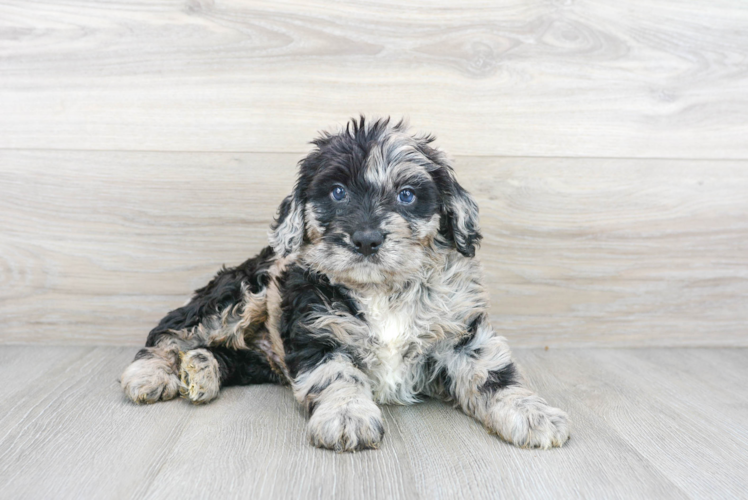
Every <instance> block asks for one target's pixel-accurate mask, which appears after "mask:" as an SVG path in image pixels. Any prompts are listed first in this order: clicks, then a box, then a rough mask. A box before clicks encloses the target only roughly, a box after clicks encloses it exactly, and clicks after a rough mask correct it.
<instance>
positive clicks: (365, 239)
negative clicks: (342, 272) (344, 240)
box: [351, 229, 384, 256]
mask: <svg viewBox="0 0 748 500" xmlns="http://www.w3.org/2000/svg"><path fill="white" fill-rule="evenodd" d="M351 241H352V242H353V246H354V247H355V248H356V252H357V253H360V254H362V255H366V256H369V255H372V254H375V253H377V251H378V250H379V248H380V247H381V246H382V242H384V235H383V234H382V233H381V232H380V231H377V230H374V229H366V230H364V231H356V232H355V233H353V236H352V237H351Z"/></svg>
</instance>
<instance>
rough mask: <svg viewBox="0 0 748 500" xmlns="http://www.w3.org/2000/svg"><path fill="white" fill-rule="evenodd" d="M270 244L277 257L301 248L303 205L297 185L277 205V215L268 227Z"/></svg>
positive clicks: (302, 238)
mask: <svg viewBox="0 0 748 500" xmlns="http://www.w3.org/2000/svg"><path fill="white" fill-rule="evenodd" d="M269 238H270V246H272V247H273V250H275V254H276V255H278V256H279V257H285V256H287V255H289V254H292V253H293V252H296V251H298V250H299V249H300V248H301V244H302V242H303V241H304V205H303V202H302V201H301V197H300V189H299V186H296V188H295V189H294V192H293V193H292V194H290V195H288V196H286V198H285V199H284V200H283V202H282V203H281V204H280V207H278V216H277V217H276V219H275V221H274V222H273V225H272V226H271V227H270V234H269Z"/></svg>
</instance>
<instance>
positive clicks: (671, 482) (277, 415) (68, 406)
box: [0, 346, 748, 499]
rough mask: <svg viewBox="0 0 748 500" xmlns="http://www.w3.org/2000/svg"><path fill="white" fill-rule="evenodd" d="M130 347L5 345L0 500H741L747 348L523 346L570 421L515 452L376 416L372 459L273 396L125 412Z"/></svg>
mask: <svg viewBox="0 0 748 500" xmlns="http://www.w3.org/2000/svg"><path fill="white" fill-rule="evenodd" d="M134 353H135V349H133V348H125V347H40V346H35V347H32V346H2V347H0V380H2V384H1V385H0V408H3V411H2V412H0V485H2V488H0V497H2V498H71V499H73V498H75V499H78V498H232V497H243V498H263V499H265V498H320V499H328V498H341V499H349V498H423V499H432V498H444V499H452V498H466V499H467V498H470V499H477V498H553V499H557V498H748V482H746V477H748V466H747V465H746V464H748V423H747V422H748V386H747V385H746V384H745V380H746V377H748V349H698V348H691V349H689V348H679V349H673V348H668V349H655V348H649V349H615V350H611V349H565V350H560V349H551V350H549V351H545V350H542V349H539V350H530V349H525V350H518V351H516V357H517V359H518V360H519V363H520V365H521V366H522V368H523V369H524V370H525V372H526V373H527V374H528V375H529V377H530V378H531V380H532V381H533V383H534V385H535V386H536V389H538V390H539V391H540V392H541V393H542V394H543V395H544V396H545V397H546V398H547V399H548V400H549V401H550V402H551V403H553V404H556V405H558V406H560V407H562V408H565V409H566V410H568V412H569V414H570V415H571V417H572V419H573V423H574V425H573V431H572V439H571V440H570V441H569V442H568V443H567V445H566V446H564V447H563V448H561V449H555V450H551V451H533V450H521V449H517V448H514V447H512V446H510V445H507V444H505V443H503V442H502V441H500V440H499V439H498V438H496V437H494V436H491V435H488V434H487V433H486V432H485V431H484V430H483V428H482V427H481V426H480V425H479V424H477V423H476V422H475V421H473V420H472V419H470V418H469V417H467V416H465V415H464V414H462V413H461V412H459V411H458V410H456V409H453V408H451V407H449V406H446V405H444V404H442V403H441V402H438V401H432V400H429V401H426V402H425V403H422V404H420V405H415V406H409V407H400V406H390V407H386V408H385V410H384V414H385V416H386V424H385V425H386V436H385V440H384V443H383V445H382V447H381V449H379V450H376V451H366V452H361V453H356V454H336V453H333V452H330V451H325V450H319V449H315V448H312V447H311V446H309V444H307V442H306V439H305V437H304V423H305V415H304V413H303V412H302V411H301V410H300V409H299V407H298V406H297V404H296V403H295V401H294V400H293V398H292V396H291V394H290V391H289V390H288V389H287V388H284V387H280V386H272V385H264V386H251V387H235V388H229V389H227V390H225V391H224V392H223V393H222V394H221V396H220V398H219V399H218V400H216V401H215V402H213V403H212V404H210V405H207V406H201V407H197V406H192V405H190V404H188V403H186V402H185V401H183V400H176V401H170V402H167V403H159V404H156V405H152V406H143V407H140V406H135V405H133V404H131V403H129V402H127V401H126V400H125V399H124V397H123V395H122V393H121V391H120V389H119V384H118V383H117V377H118V375H119V373H120V371H121V370H122V369H123V368H124V366H125V365H126V364H127V363H128V362H129V361H130V359H131V357H132V356H133V355H134Z"/></svg>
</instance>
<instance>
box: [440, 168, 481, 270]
mask: <svg viewBox="0 0 748 500" xmlns="http://www.w3.org/2000/svg"><path fill="white" fill-rule="evenodd" d="M445 177H446V179H444V180H445V181H446V182H445V184H446V185H445V186H444V189H443V190H442V206H441V211H442V216H441V228H440V230H439V232H440V233H441V234H442V236H443V237H444V238H445V239H446V240H448V241H451V242H453V243H454V246H455V248H456V249H457V251H458V252H460V253H461V254H462V255H464V256H466V257H475V247H476V246H478V245H480V240H481V239H482V238H483V236H482V235H481V234H480V229H479V228H478V204H477V203H475V200H474V199H473V197H472V196H470V193H468V192H467V191H465V189H464V188H463V187H462V186H460V184H459V183H458V182H457V180H456V179H455V177H454V174H453V173H452V172H451V169H449V170H448V171H447V175H446V176H445Z"/></svg>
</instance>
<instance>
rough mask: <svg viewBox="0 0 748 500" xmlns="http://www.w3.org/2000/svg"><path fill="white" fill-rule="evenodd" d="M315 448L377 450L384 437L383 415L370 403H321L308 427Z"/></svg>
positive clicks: (361, 401) (355, 401) (341, 450)
mask: <svg viewBox="0 0 748 500" xmlns="http://www.w3.org/2000/svg"><path fill="white" fill-rule="evenodd" d="M307 429H308V433H309V439H310V441H311V443H312V444H313V445H314V446H317V447H319V448H327V449H330V450H335V451H337V452H343V451H358V450H365V449H367V448H377V447H379V443H380V442H381V441H382V437H384V425H383V424H382V412H381V410H380V409H379V407H378V406H377V405H376V404H375V403H374V402H373V401H371V400H353V401H349V402H347V403H345V404H342V405H335V404H333V403H331V404H325V403H321V404H319V405H318V406H317V407H316V408H315V411H314V413H313V414H312V416H311V418H310V419H309V424H308V426H307Z"/></svg>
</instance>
